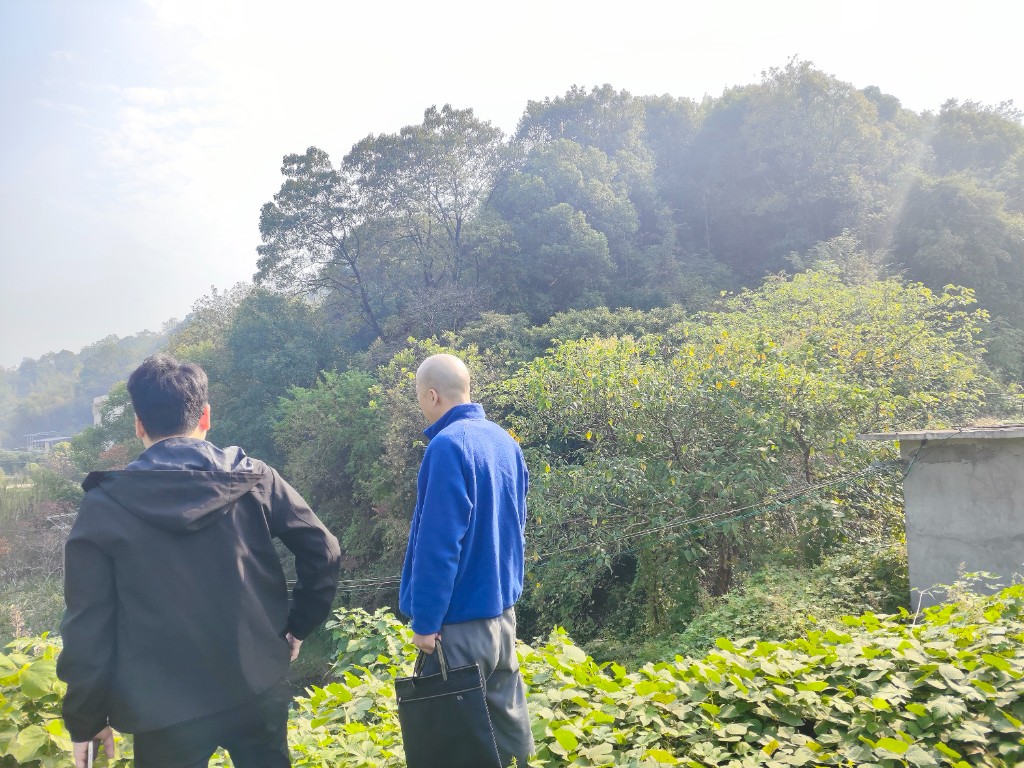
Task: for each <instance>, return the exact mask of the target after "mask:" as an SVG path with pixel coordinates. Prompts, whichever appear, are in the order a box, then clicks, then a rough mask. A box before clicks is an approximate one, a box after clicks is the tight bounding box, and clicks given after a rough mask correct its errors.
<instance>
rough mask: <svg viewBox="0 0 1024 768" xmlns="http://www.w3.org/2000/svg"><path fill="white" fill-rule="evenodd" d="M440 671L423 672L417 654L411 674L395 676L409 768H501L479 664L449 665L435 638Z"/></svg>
mask: <svg viewBox="0 0 1024 768" xmlns="http://www.w3.org/2000/svg"><path fill="white" fill-rule="evenodd" d="M434 653H436V654H437V660H438V662H439V663H440V666H441V671H440V672H439V673H438V674H436V675H424V674H423V663H424V661H425V659H426V654H424V653H423V652H422V651H421V652H420V654H419V656H417V657H416V666H415V667H414V668H413V673H412V677H399V678H398V679H397V680H395V694H396V695H397V696H398V721H399V723H400V724H401V726H402V743H403V744H404V745H405V761H406V764H407V765H408V766H409V768H502V766H501V758H500V757H499V756H498V745H497V743H496V742H495V740H494V728H493V727H492V726H491V716H490V713H489V712H488V711H487V702H486V701H485V700H484V690H485V686H484V677H483V674H481V672H480V667H479V665H477V664H470V665H469V666H466V667H455V668H454V669H449V667H448V662H447V661H446V660H445V658H444V651H443V650H441V638H438V639H437V650H435V651H434Z"/></svg>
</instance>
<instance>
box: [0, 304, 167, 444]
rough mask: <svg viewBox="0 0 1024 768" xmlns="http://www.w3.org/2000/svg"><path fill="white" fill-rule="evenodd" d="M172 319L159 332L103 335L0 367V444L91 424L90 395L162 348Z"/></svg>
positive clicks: (102, 390)
mask: <svg viewBox="0 0 1024 768" xmlns="http://www.w3.org/2000/svg"><path fill="white" fill-rule="evenodd" d="M173 325H174V321H171V322H170V323H168V327H167V328H165V329H164V330H163V331H161V332H159V333H153V332H150V331H143V332H141V333H138V334H135V335H134V336H127V337H125V338H118V337H117V336H108V337H107V338H105V339H102V340H100V341H97V342H96V343H95V344H90V345H89V346H87V347H85V348H84V349H83V350H82V351H81V352H79V353H78V354H75V353H74V352H70V351H68V350H66V349H65V350H62V351H60V352H50V353H47V354H45V355H43V356H42V357H40V358H39V359H38V360H33V359H25V360H23V361H22V362H21V364H20V365H19V366H18V367H17V368H15V369H10V370H9V369H4V368H0V446H3V447H4V448H7V449H8V450H10V449H23V448H24V447H25V435H27V434H31V433H35V432H58V433H60V434H61V435H66V436H71V435H75V434H77V433H78V432H80V431H81V430H82V429H84V428H85V427H87V426H89V425H91V424H92V420H93V416H92V402H93V398H96V397H99V396H101V395H105V394H107V392H108V391H109V390H110V388H111V387H112V386H113V385H114V384H116V383H117V382H119V381H123V380H124V379H125V378H126V377H127V376H128V374H129V373H131V371H132V369H133V368H135V366H137V365H138V364H139V363H140V362H142V360H144V359H145V358H146V356H147V355H150V354H152V353H153V352H155V351H157V350H158V349H161V348H163V347H164V346H165V345H166V344H167V339H168V337H169V331H170V329H171V327H173Z"/></svg>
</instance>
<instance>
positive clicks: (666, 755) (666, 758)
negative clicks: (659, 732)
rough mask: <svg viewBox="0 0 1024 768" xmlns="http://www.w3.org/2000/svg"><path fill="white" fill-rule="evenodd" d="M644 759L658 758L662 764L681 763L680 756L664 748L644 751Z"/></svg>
mask: <svg viewBox="0 0 1024 768" xmlns="http://www.w3.org/2000/svg"><path fill="white" fill-rule="evenodd" d="M644 760H657V761H658V762H659V763H660V764H662V765H678V764H679V758H677V757H676V756H675V755H673V754H672V753H671V752H666V751H665V750H664V749H648V750H647V751H646V752H644Z"/></svg>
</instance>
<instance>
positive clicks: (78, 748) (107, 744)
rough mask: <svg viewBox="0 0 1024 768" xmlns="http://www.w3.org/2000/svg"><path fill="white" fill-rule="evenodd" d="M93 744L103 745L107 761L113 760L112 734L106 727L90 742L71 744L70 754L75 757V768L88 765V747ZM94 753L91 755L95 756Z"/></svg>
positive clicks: (85, 767) (82, 767) (84, 767)
mask: <svg viewBox="0 0 1024 768" xmlns="http://www.w3.org/2000/svg"><path fill="white" fill-rule="evenodd" d="M94 742H100V743H101V744H103V751H104V752H105V753H106V754H107V760H108V761H110V760H113V759H114V732H113V731H112V730H110V726H109V725H108V726H107V727H106V728H104V729H103V730H102V731H100V732H99V733H97V734H96V735H95V736H93V737H92V739H91V740H90V741H76V742H74V743H73V744H72V752H73V753H74V755H75V768H87V767H88V765H89V745H90V744H92V743H94ZM95 754H96V753H95V752H93V755H94V756H95Z"/></svg>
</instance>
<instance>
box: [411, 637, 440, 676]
mask: <svg viewBox="0 0 1024 768" xmlns="http://www.w3.org/2000/svg"><path fill="white" fill-rule="evenodd" d="M434 653H436V654H437V662H438V664H440V665H441V679H442V680H444V681H445V682H446V683H447V682H448V661H447V659H445V657H444V651H443V650H442V649H441V636H440V635H437V638H436V643H435V645H434ZM427 655H428V654H426V653H424V652H423V651H420V652H419V655H417V656H416V664H415V665H414V666H413V668H412V676H413V677H419V676H420V675H421V674H423V665H424V664H425V663H426V661H427Z"/></svg>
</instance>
